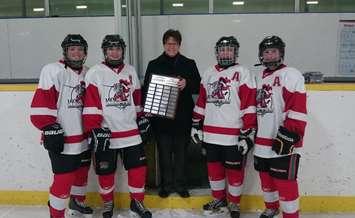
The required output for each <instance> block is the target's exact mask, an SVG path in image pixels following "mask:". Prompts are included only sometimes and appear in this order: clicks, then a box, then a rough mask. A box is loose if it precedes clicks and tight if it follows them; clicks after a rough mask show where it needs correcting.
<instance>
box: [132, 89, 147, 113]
mask: <svg viewBox="0 0 355 218" xmlns="http://www.w3.org/2000/svg"><path fill="white" fill-rule="evenodd" d="M132 95H133V102H134V105H135V106H138V107H141V106H142V91H141V89H135V90H134V91H133V93H132ZM143 115H144V113H143V110H142V111H140V112H137V117H141V116H143Z"/></svg>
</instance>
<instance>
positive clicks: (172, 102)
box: [144, 74, 179, 119]
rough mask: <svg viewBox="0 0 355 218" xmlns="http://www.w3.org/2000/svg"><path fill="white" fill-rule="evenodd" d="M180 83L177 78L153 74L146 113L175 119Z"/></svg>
mask: <svg viewBox="0 0 355 218" xmlns="http://www.w3.org/2000/svg"><path fill="white" fill-rule="evenodd" d="M178 81H179V78H176V77H170V76H162V75H157V74H152V78H151V80H150V83H149V86H148V90H147V96H146V99H145V104H144V112H146V113H151V114H154V115H158V116H163V117H167V118H170V119H174V118H175V110H176V106H177V99H178V97H179V88H178V85H177V84H178Z"/></svg>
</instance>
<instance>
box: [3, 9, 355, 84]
mask: <svg viewBox="0 0 355 218" xmlns="http://www.w3.org/2000/svg"><path fill="white" fill-rule="evenodd" d="M113 19H114V18H113V17H78V18H43V19H39V18H37V19H3V20H0V28H1V29H0V30H2V31H1V35H0V37H1V39H3V38H5V40H4V41H1V42H0V48H1V49H2V50H1V51H0V55H1V57H2V59H1V64H2V65H1V66H2V67H1V73H2V74H1V77H3V76H10V77H12V78H37V77H38V74H39V70H40V68H41V67H42V66H43V65H44V64H46V63H48V62H52V61H54V60H57V59H58V58H60V57H61V52H60V42H61V41H62V40H63V38H64V36H65V35H66V34H67V33H80V34H82V35H83V36H85V37H86V38H87V39H88V42H89V56H88V60H87V64H88V65H89V66H92V65H93V64H95V63H97V62H98V61H99V60H101V59H102V54H101V49H100V44H101V40H102V38H103V36H104V35H105V34H108V33H113V31H114V22H113ZM340 19H354V14H353V13H352V14H351V13H350V14H337V13H320V14H303V13H299V14H296V13H293V14H231V15H171V16H143V17H142V26H143V30H142V34H143V43H142V46H143V69H144V71H145V68H146V66H147V64H148V61H149V60H151V59H153V58H155V57H156V56H158V55H159V54H161V52H162V50H163V48H162V44H161V39H162V35H163V33H164V32H165V31H166V30H167V29H168V28H175V29H179V30H180V31H181V33H182V35H183V42H182V43H183V44H182V53H183V54H185V55H186V56H189V57H191V58H193V59H195V60H196V62H197V65H198V67H199V70H200V71H201V72H203V71H204V70H205V69H206V68H207V66H208V65H211V64H213V63H214V62H215V60H214V51H213V47H214V44H215V42H216V41H217V40H218V38H220V37H221V36H223V35H234V36H236V37H237V38H238V40H239V42H240V44H241V48H240V63H242V64H244V65H246V66H248V67H250V68H251V70H252V71H256V70H258V68H254V67H252V66H253V64H255V63H256V62H257V61H258V57H257V53H258V43H259V42H260V41H261V40H262V38H263V37H265V36H266V35H271V34H276V35H279V36H281V37H282V38H283V39H284V41H285V42H286V62H287V63H288V65H290V66H295V67H297V68H299V69H300V70H301V71H302V72H303V71H321V72H322V73H324V74H325V75H328V76H333V75H336V74H338V72H337V67H336V66H337V60H336V52H337V40H338V39H337V37H338V22H339V20H340ZM125 21H126V19H123V22H122V24H123V28H124V29H123V30H122V32H123V37H124V38H125V40H126V42H127V41H128V40H127V37H126V35H127V31H126V26H127V25H126V22H125ZM6 25H8V30H7V29H6ZM7 31H9V32H7ZM7 34H8V35H9V36H10V39H9V42H7V41H6V38H7V37H6V35H7ZM3 48H4V50H3ZM7 48H10V52H9V51H8V50H7ZM8 56H9V57H10V58H11V60H12V61H11V66H8V63H9V60H8V58H9V57H8ZM3 63H4V65H3ZM3 66H4V67H3ZM10 70H11V73H9V71H10Z"/></svg>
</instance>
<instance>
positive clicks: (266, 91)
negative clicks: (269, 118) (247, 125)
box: [256, 84, 273, 115]
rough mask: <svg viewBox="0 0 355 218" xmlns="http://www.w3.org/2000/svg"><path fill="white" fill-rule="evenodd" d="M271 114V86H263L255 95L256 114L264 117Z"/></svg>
mask: <svg viewBox="0 0 355 218" xmlns="http://www.w3.org/2000/svg"><path fill="white" fill-rule="evenodd" d="M272 112H273V104H272V86H270V85H267V84H264V85H263V86H262V88H261V89H258V91H257V93H256V113H257V114H261V115H264V114H266V113H272Z"/></svg>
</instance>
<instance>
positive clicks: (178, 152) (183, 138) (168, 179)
mask: <svg viewBox="0 0 355 218" xmlns="http://www.w3.org/2000/svg"><path fill="white" fill-rule="evenodd" d="M156 140H157V144H158V152H159V168H160V178H161V180H160V188H165V189H167V190H174V189H175V190H181V189H185V185H186V184H185V183H186V178H185V177H186V174H185V168H186V163H185V162H186V150H187V146H188V144H189V143H190V134H189V133H188V132H186V133H156Z"/></svg>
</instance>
